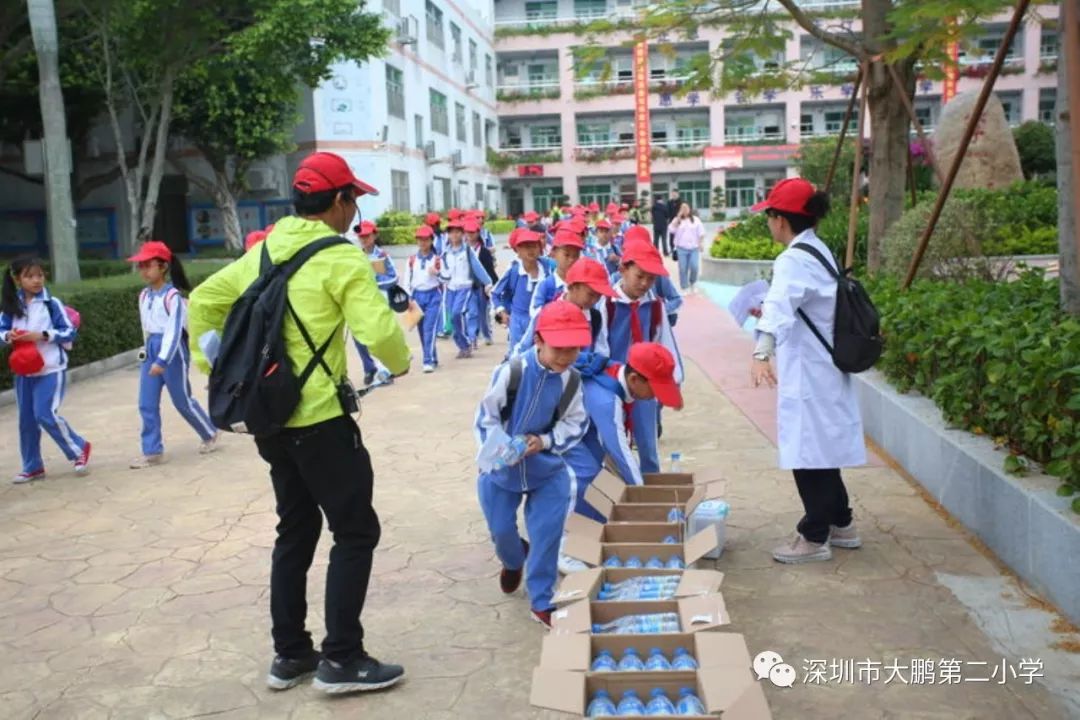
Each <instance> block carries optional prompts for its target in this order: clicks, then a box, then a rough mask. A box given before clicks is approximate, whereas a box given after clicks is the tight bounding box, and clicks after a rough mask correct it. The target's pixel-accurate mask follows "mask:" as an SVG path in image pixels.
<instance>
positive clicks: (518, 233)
mask: <svg viewBox="0 0 1080 720" xmlns="http://www.w3.org/2000/svg"><path fill="white" fill-rule="evenodd" d="M543 241H544V236H543V234H541V233H538V232H533V231H532V230H529V229H527V228H518V229H517V230H515V231H514V232H512V233H510V247H512V248H516V247H517V246H518V245H524V244H525V243H539V242H543Z"/></svg>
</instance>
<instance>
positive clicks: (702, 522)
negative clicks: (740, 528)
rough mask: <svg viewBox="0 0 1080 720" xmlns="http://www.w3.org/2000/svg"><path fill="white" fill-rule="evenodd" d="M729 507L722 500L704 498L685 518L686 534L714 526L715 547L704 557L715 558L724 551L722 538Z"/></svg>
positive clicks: (725, 531)
mask: <svg viewBox="0 0 1080 720" xmlns="http://www.w3.org/2000/svg"><path fill="white" fill-rule="evenodd" d="M729 510H730V508H729V507H728V504H727V503H726V502H725V501H723V500H705V501H704V502H702V503H700V504H699V505H698V506H697V507H696V508H694V512H693V513H691V515H690V517H689V518H688V519H687V521H686V524H687V528H686V532H687V535H691V536H692V535H695V534H697V533H699V532H701V531H702V530H704V529H705V528H707V527H713V528H716V549H715V550H711V551H709V552H708V553H707V554H706V555H705V557H707V558H711V559H713V560H715V559H716V558H718V557H720V555H721V553H723V552H724V540H725V539H726V536H727V516H728V511H729Z"/></svg>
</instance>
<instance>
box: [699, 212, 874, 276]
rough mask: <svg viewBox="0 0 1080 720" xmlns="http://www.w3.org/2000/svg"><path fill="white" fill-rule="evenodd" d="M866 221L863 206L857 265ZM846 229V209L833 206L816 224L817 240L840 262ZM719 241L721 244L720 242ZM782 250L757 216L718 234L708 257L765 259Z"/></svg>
mask: <svg viewBox="0 0 1080 720" xmlns="http://www.w3.org/2000/svg"><path fill="white" fill-rule="evenodd" d="M869 222H870V213H869V211H868V210H867V207H866V206H865V205H863V206H861V207H860V208H859V215H858V218H857V219H856V222H855V262H856V264H857V265H861V264H863V263H864V262H865V260H866V236H867V234H868V227H869ZM847 229H848V212H847V207H846V206H845V207H838V206H834V207H833V209H832V210H831V211H830V212H829V214H828V215H826V216H825V218H824V219H822V221H821V222H820V223H819V224H818V229H817V234H818V237H820V238H821V239H822V241H824V243H825V244H826V245H828V246H829V249H830V250H832V252H833V254H834V255H836V256H837V257H838V258H841V259H842V258H844V257H845V255H846V254H847ZM721 240H723V241H725V242H723V243H721V242H720V241H721ZM741 244H752V245H753V248H749V247H743V246H742V245H741ZM772 245H775V248H769V251H770V252H771V254H768V253H767V252H766V248H767V247H768V246H772ZM783 249H784V248H783V247H782V246H781V245H778V244H777V243H775V242H773V239H772V235H770V234H769V226H768V222H767V220H766V219H765V214H764V213H757V214H753V215H750V214H747V215H743V216H742V217H741V218H739V221H738V223H737V224H735V225H733V226H731V227H730V228H728V229H726V230H723V231H721V232H720V233H718V234H717V236H716V241H715V242H714V243H713V246H712V248H710V250H709V253H710V255H711V256H712V257H726V258H732V259H744V260H749V259H753V260H767V259H771V258H774V257H776V256H777V255H779V254H780V252H781V251H782V250H783ZM719 253H732V254H719Z"/></svg>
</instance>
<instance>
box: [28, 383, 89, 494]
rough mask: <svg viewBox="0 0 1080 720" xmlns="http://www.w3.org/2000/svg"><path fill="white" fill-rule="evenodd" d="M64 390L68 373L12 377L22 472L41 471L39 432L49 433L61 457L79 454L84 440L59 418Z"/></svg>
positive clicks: (71, 456)
mask: <svg viewBox="0 0 1080 720" xmlns="http://www.w3.org/2000/svg"><path fill="white" fill-rule="evenodd" d="M66 388H67V372H66V371H64V370H60V371H59V372H54V373H49V374H48V375H35V376H33V377H25V376H23V375H16V376H15V400H16V402H17V403H18V405H19V450H20V452H21V453H22V463H23V466H22V471H23V472H24V473H33V472H37V471H39V470H42V469H44V467H45V461H44V460H42V458H41V431H42V430H44V431H45V432H47V433H49V437H51V438H52V439H53V440H54V441H55V442H56V444H57V445H59V446H60V450H61V451H62V452H63V453H64V457H66V458H67V459H68V460H72V461H73V460H75V459H76V458H78V457H79V455H81V454H82V451H83V448H84V447H86V441H85V440H83V439H82V438H81V437H79V435H78V433H76V432H75V431H74V430H72V429H71V426H70V425H68V422H67V420H65V419H64V418H62V417H60V403H61V402H62V401H63V399H64V391H65V390H66Z"/></svg>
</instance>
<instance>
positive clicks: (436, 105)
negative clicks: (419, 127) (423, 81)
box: [428, 90, 450, 135]
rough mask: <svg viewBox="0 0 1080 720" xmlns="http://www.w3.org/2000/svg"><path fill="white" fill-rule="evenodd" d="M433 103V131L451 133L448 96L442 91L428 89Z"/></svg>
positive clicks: (444, 133)
mask: <svg viewBox="0 0 1080 720" xmlns="http://www.w3.org/2000/svg"><path fill="white" fill-rule="evenodd" d="M428 95H429V97H430V103H431V132H437V133H442V134H443V135H449V134H450V117H449V111H448V110H447V107H446V96H445V95H443V94H442V93H441V92H436V91H434V90H428Z"/></svg>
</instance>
